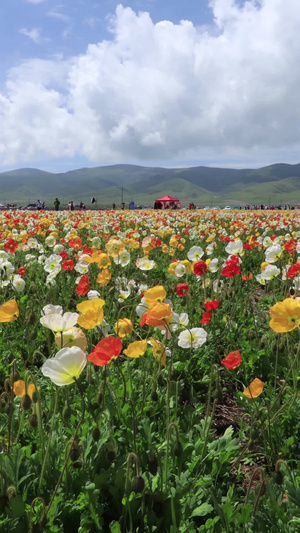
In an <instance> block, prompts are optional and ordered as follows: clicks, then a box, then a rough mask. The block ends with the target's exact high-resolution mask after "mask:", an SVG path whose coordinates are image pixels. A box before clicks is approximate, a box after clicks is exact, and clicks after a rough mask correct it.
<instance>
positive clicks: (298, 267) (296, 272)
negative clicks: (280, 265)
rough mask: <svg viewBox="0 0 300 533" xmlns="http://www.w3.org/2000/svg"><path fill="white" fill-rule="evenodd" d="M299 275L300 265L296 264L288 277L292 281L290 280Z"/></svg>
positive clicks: (288, 272)
mask: <svg viewBox="0 0 300 533" xmlns="http://www.w3.org/2000/svg"><path fill="white" fill-rule="evenodd" d="M299 273H300V265H299V264H298V263H296V264H295V265H292V266H290V268H289V269H288V271H287V274H286V275H287V277H288V279H290V278H293V277H294V276H297V275H299Z"/></svg>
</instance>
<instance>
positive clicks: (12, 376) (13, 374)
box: [9, 370, 20, 385]
mask: <svg viewBox="0 0 300 533" xmlns="http://www.w3.org/2000/svg"><path fill="white" fill-rule="evenodd" d="M9 379H10V383H11V385H13V384H14V382H15V381H18V379H20V372H19V371H18V370H15V371H14V372H11V374H10V376H9Z"/></svg>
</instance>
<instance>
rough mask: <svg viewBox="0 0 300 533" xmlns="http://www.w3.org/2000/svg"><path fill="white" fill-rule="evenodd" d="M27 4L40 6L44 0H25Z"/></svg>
mask: <svg viewBox="0 0 300 533" xmlns="http://www.w3.org/2000/svg"><path fill="white" fill-rule="evenodd" d="M26 1H27V2H29V4H41V3H42V2H45V1H46V0H26Z"/></svg>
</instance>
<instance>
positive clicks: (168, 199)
mask: <svg viewBox="0 0 300 533" xmlns="http://www.w3.org/2000/svg"><path fill="white" fill-rule="evenodd" d="M156 202H160V203H161V204H163V207H164V209H168V208H169V207H174V205H176V207H180V201H179V200H178V198H172V196H169V195H168V194H167V196H163V198H158V199H157V200H155V203H156Z"/></svg>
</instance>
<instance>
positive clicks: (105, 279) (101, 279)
mask: <svg viewBox="0 0 300 533" xmlns="http://www.w3.org/2000/svg"><path fill="white" fill-rule="evenodd" d="M110 280H111V273H110V271H109V270H107V268H105V269H104V270H102V272H100V274H98V276H97V279H96V281H97V283H99V285H101V287H105V285H107V284H108V283H109V282H110Z"/></svg>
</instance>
